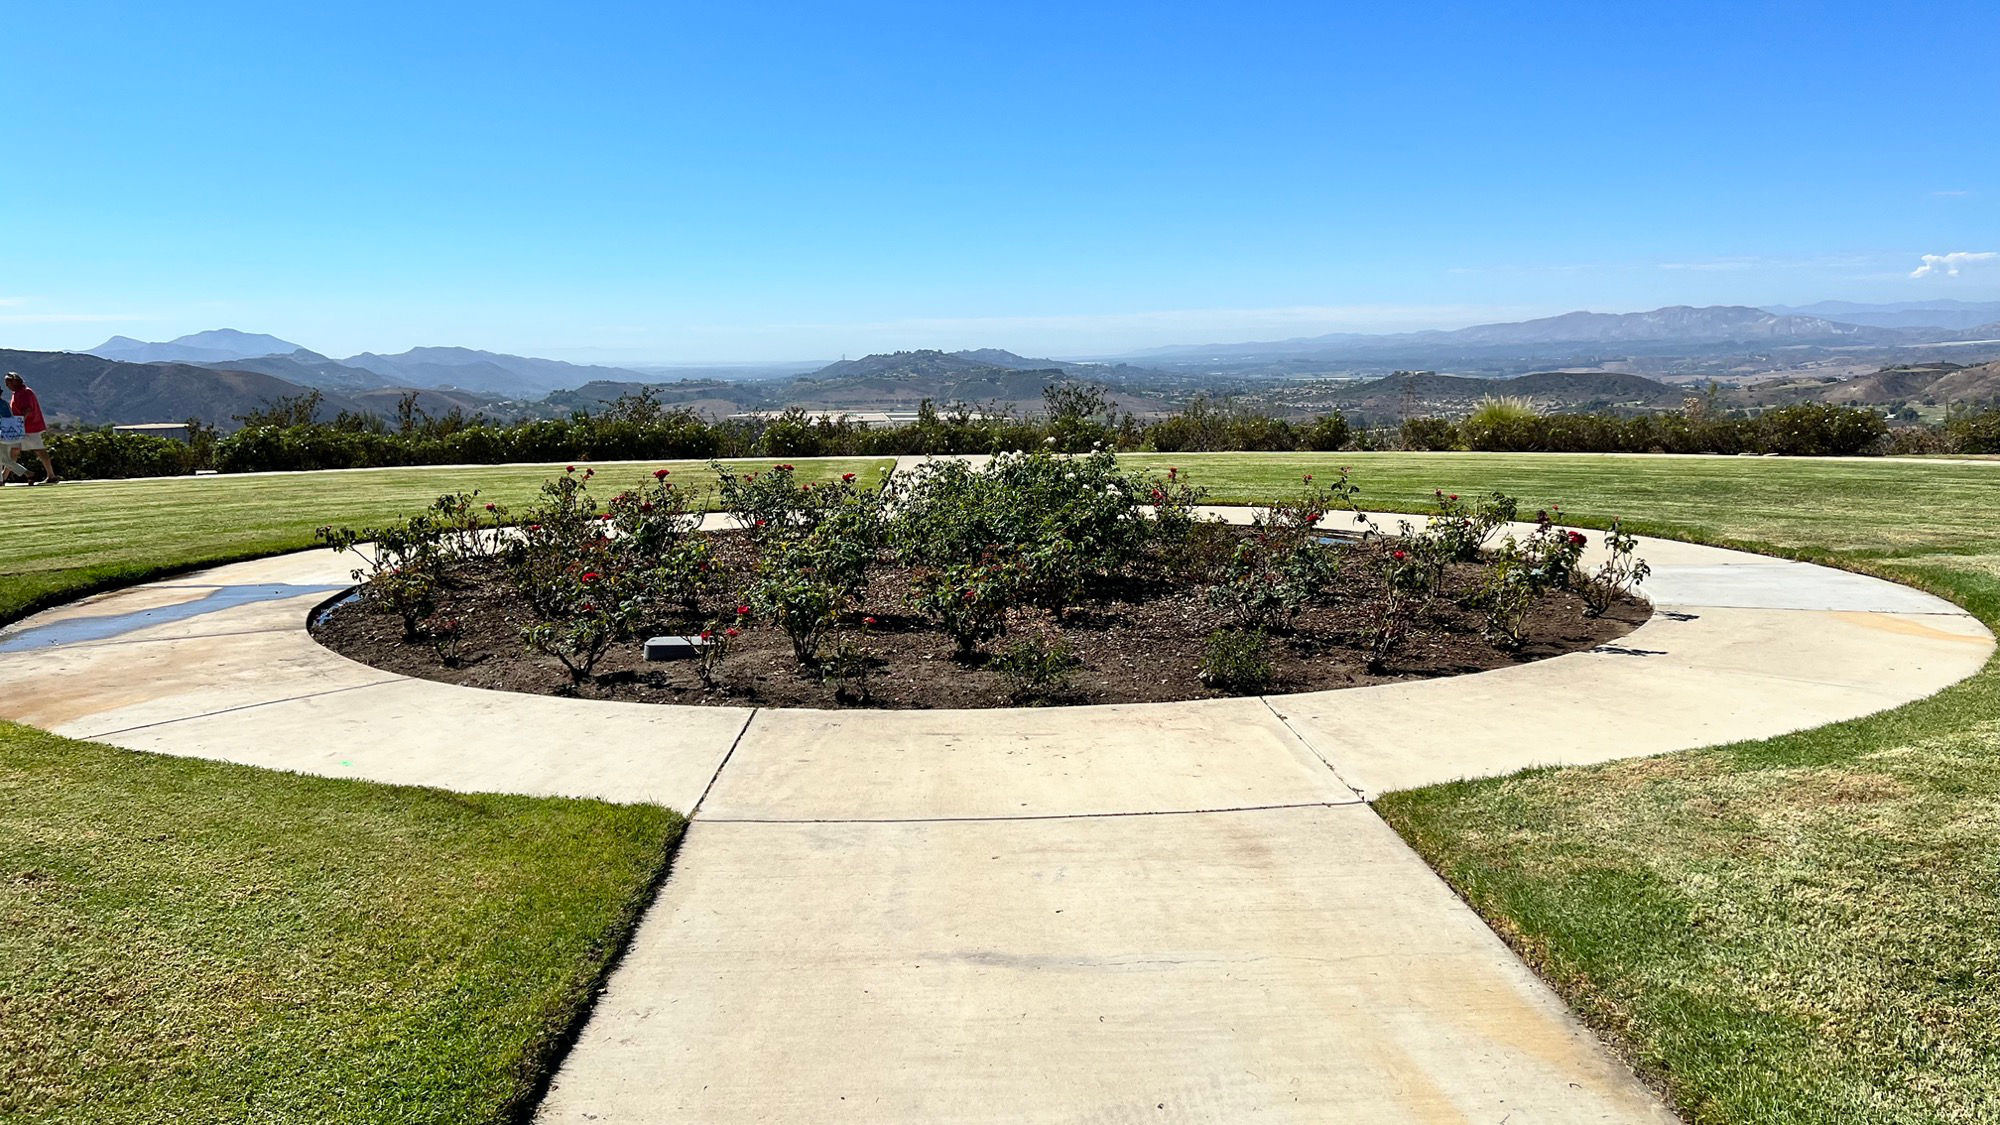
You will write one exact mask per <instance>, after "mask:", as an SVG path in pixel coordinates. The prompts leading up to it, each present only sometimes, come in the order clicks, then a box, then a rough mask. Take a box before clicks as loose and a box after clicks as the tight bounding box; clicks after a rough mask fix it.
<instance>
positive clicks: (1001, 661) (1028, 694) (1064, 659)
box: [991, 636, 1076, 701]
mask: <svg viewBox="0 0 2000 1125" xmlns="http://www.w3.org/2000/svg"><path fill="white" fill-rule="evenodd" d="M1075 664H1076V654H1075V653H1073V652H1071V651H1070V647H1069V646H1068V645H1067V644H1064V643H1063V641H1062V640H1061V639H1060V638H1056V639H1053V640H1051V639H1046V638H1043V637H1041V636H1030V637H1024V638H1022V639H1021V640H1018V641H1015V642H1014V643H1013V644H1011V645H1008V646H1007V650H1006V651H1005V652H1002V653H1001V654H1000V655H998V656H995V657H994V658H993V661H992V665H991V667H992V668H993V670H994V671H996V672H998V673H1000V676H1001V678H1002V679H1004V680H1005V681H1006V682H1007V695H1008V698H1010V699H1013V700H1016V701H1020V700H1029V699H1047V698H1049V697H1051V696H1055V695H1060V694H1061V693H1063V692H1064V691H1067V690H1068V689H1069V682H1070V670H1071V668H1073V667H1074V666H1075Z"/></svg>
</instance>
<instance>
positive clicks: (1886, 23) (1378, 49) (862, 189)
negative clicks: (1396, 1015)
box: [0, 0, 2000, 361]
mask: <svg viewBox="0 0 2000 1125" xmlns="http://www.w3.org/2000/svg"><path fill="white" fill-rule="evenodd" d="M1500 7H1501V6H1498V5H1470V4H1468V5H1430V4H1401V5H1366V6H1361V5H1356V6H1353V7H1351V8H1350V7H1348V6H1345V5H1338V4H1327V3H1232V4H1213V5H1178V6H1176V5H1160V4H1139V3H1094V4H1093V3H1074V2H1072V3H1060V4H1041V3H1016V4H1009V5H946V4H936V3H928V4H906V5H895V4H869V5H842V4H825V5H792V4H770V3H764V4H755V5H721V4H715V5H699V6H695V5H678V4H602V3H597V4H593V3H580V4H565V5H555V4H548V5H528V4H511V3H505V2H488V3H481V4H478V5H463V4H450V3H447V4H421V5H414V4H394V5H390V4H372V3H348V4H337V5H334V4H320V5H274V4H268V3H260V4H213V3H200V2H192V3H187V4H145V5H140V4H92V3H63V4H38V5H31V4H26V3H16V4H12V5H9V6H8V8H7V9H6V11H5V14H4V15H0V34H4V36H5V39H6V41H7V42H8V44H9V47H10V49H9V50H8V51H7V55H8V65H7V66H6V68H5V71H4V73H5V82H6V89H7V100H8V102H9V103H10V104H9V105H8V107H7V109H6V110H5V111H4V113H0V153H4V159H0V346H12V347H30V348H82V347H88V346H90V345H92V344H95V343H96V342H97V341H99V340H101V339H102V338H104V337H105V336H107V335H109V334H111V333H114V332H115V333H122V334H126V335H133V336H138V337H141V338H145V339H164V338H168V337H171V336H175V335H179V334H181V333H184V332H189V331H195V330H198V329H202V328H211V327H219V326H228V327H236V328H242V329H246V330H250V331H265V332H272V333H275V334H277V335H280V336H284V337H286V338H287V339H292V340H296V341H299V342H301V343H304V344H306V345H308V346H311V347H314V348H316V349H318V350H321V351H325V352H328V353H330V354H335V355H344V354H348V353H351V352H355V351H361V350H373V351H395V350H401V349H402V348H405V347H409V346H412V345H418V344H462V345H467V346H475V347H486V348H492V349H495V350H503V351H518V352H528V353H534V354H544V355H560V356H565V357H570V358H592V357H598V358H604V359H622V360H638V359H659V360H690V361H693V360H724V359H741V360H756V359H783V358H817V357H823V356H833V355H837V354H840V353H846V354H850V355H854V354H861V353H863V352H868V351H876V350H881V349H884V348H893V347H922V346H940V347H947V348H955V347H979V346H998V347H1009V348H1013V349H1014V350H1017V351H1023V352H1031V353H1054V354H1064V355H1082V354H1094V353H1106V352H1112V351H1117V350H1122V349H1128V348H1135V347H1144V346H1150V345H1154V344H1165V343H1195V342H1203V341H1210V340H1238V339H1269V338H1282V337H1287V336H1297V335H1310V334H1316V333H1320V332H1328V331H1337V330H1363V331H1373V330H1395V329H1404V328H1412V327H1454V326H1458V325H1462V324H1469V323H1475V322H1479V321H1487V320H1502V319H1517V318H1520V317H1524V316H1531V315H1540V314H1546V313H1554V312H1562V311H1566V310H1569V309H1574V308H1592V309H1599V310H1605V311H1627V310H1632V309H1641V308H1651V307H1654V306H1658V305H1662V304H1681V303H1686V304H1715V303H1745V304H1771V303H1786V304H1798V303H1807V302H1811V301H1815V300H1820V299H1829V298H1838V299H1848V300H1870V301H1890V300H1921V299H1928V298H1936V297H1957V298H1960V299H1967V300H1993V299H2000V257H1989V258H1979V257H1970V258H1960V259H1953V263H1954V264H1955V265H1956V267H1957V272H1956V273H1953V272H1951V270H1950V269H1948V268H1934V269H1932V270H1929V271H1927V272H1926V273H1925V275H1924V276H1921V277H1912V276H1911V274H1912V273H1913V272H1914V271H1916V270H1917V269H1918V268H1919V267H1920V265H1921V264H1922V257H1921V256H1922V255H1924V254H1937V255H1944V254H1964V255H1980V254H1995V253H1996V252H2000V143H1995V142H1996V140H2000V137H1996V133H2000V126H1996V122H2000V85H1996V84H1995V83H1994V82H1993V81H1992V80H1991V77H1990V75H1989V74H1987V73H1986V71H1987V69H1988V68H1989V67H1990V60H1991V59H1992V58H1994V57H1996V56H2000V5H1996V4H1994V3H1992V2H1991V0H1985V2H1982V3H1930V4H1924V3H1915V4H1900V5H1887V4H1815V5H1805V4H1796V5H1794V4H1765V5H1712V6H1711V5H1700V4H1680V5H1648V6H1640V5H1623V4H1604V3H1601V2H1600V3H1592V4H1575V5H1570V4H1538V5H1518V6H1514V7H1515V9H1516V10H1514V11H1503V10H1499V9H1500Z"/></svg>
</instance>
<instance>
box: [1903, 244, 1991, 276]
mask: <svg viewBox="0 0 2000 1125" xmlns="http://www.w3.org/2000/svg"><path fill="white" fill-rule="evenodd" d="M1995 258H2000V251H1996V250H1978V251H1973V250H1953V251H1952V252H1951V253H1949V254H1925V255H1924V264H1923V265H1921V266H1918V267H1917V268H1916V269H1913V270H1911V271H1910V276H1911V277H1935V276H1937V275H1938V274H1943V275H1944V276H1946V277H1957V276H1958V271H1959V270H1961V269H1963V268H1964V267H1966V266H1969V265H1971V264H1972V263H1974V262H1990V261H1992V260H1993V259H1995Z"/></svg>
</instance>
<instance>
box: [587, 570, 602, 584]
mask: <svg viewBox="0 0 2000 1125" xmlns="http://www.w3.org/2000/svg"><path fill="white" fill-rule="evenodd" d="M602 577H604V576H603V575H601V574H599V573H597V572H596V571H594V570H586V571H584V572H583V580H584V581H585V582H595V581H597V580H598V579H599V578H602Z"/></svg>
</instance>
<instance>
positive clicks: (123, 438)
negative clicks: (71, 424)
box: [48, 426, 201, 480]
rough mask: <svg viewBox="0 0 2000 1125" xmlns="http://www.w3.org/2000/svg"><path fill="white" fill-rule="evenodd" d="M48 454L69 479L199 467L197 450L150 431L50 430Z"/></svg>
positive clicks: (176, 473) (162, 473) (157, 474)
mask: <svg viewBox="0 0 2000 1125" xmlns="http://www.w3.org/2000/svg"><path fill="white" fill-rule="evenodd" d="M48 447H49V456H50V458H51V459H53V460H54V461H55V463H56V464H57V465H58V466H59V467H60V471H61V473H62V475H63V476H64V477H67V478H69V479H71V480H112V479H117V478H124V477H171V476H181V475H184V474H187V473H191V472H193V471H194V470H195V469H197V468H199V467H201V464H200V461H199V459H198V454H197V451H196V450H195V449H194V448H193V447H192V446H190V445H188V444H187V443H184V442H179V441H175V440H173V439H172V438H163V437H153V436H152V435H150V434H125V433H119V432H118V431H116V430H113V429H111V428H110V427H108V426H106V427H104V428H102V429H85V430H62V431H53V430H52V431H50V433H49V435H48Z"/></svg>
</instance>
